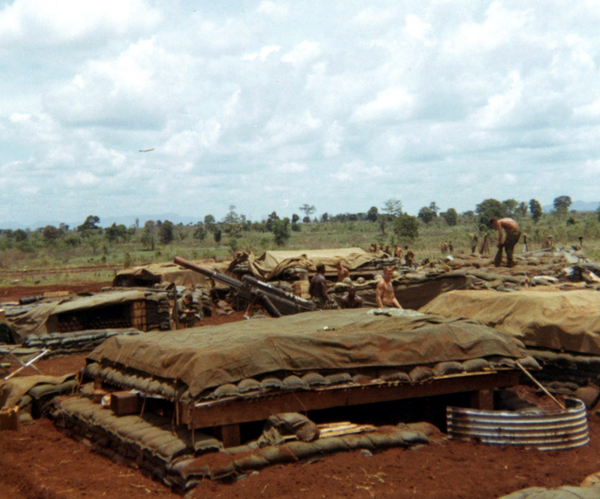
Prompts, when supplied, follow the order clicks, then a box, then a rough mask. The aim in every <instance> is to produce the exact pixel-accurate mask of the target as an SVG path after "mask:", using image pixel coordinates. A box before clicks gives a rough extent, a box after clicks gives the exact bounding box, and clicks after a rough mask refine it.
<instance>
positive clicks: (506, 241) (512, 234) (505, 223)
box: [490, 218, 521, 267]
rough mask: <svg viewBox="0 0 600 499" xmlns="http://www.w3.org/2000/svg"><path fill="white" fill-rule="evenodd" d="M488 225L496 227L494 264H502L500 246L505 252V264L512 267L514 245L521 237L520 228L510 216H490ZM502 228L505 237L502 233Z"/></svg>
mask: <svg viewBox="0 0 600 499" xmlns="http://www.w3.org/2000/svg"><path fill="white" fill-rule="evenodd" d="M490 227H495V228H496V229H498V253H496V258H494V265H495V266H496V267H499V266H500V265H501V264H502V248H504V251H505V252H506V265H507V266H508V267H513V266H514V265H515V262H514V261H513V252H514V251H515V245H516V244H517V242H518V241H519V238H520V237H521V229H520V228H519V225H518V224H517V222H515V221H514V220H513V219H512V218H501V219H497V218H490ZM502 229H504V233H505V234H506V236H505V237H503V236H504V235H503V234H502Z"/></svg>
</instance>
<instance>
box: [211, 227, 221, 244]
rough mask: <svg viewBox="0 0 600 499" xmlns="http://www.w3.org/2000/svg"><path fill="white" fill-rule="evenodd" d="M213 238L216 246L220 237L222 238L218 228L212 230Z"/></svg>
mask: <svg viewBox="0 0 600 499" xmlns="http://www.w3.org/2000/svg"><path fill="white" fill-rule="evenodd" d="M213 236H214V237H215V243H217V245H218V244H219V243H220V242H221V237H223V233H222V231H221V228H220V227H215V229H214V230H213Z"/></svg>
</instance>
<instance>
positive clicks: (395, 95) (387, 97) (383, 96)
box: [352, 87, 414, 122]
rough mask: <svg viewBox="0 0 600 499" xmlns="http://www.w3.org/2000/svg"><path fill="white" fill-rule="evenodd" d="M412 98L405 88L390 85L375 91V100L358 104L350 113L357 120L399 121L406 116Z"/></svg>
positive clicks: (411, 104)
mask: <svg viewBox="0 0 600 499" xmlns="http://www.w3.org/2000/svg"><path fill="white" fill-rule="evenodd" d="M413 103H414V98H413V96H412V95H410V94H409V92H408V91H407V89H406V88H402V87H392V88H387V89H385V90H382V91H380V92H378V93H377V97H376V98H375V100H373V101H371V102H368V103H367V104H364V105H362V106H360V107H359V108H358V109H357V110H356V111H355V112H354V113H353V115H352V120H353V121H357V122H362V121H375V120H380V119H386V120H394V121H396V120H397V121H400V120H404V119H406V118H408V117H409V116H410V112H411V110H412V107H413Z"/></svg>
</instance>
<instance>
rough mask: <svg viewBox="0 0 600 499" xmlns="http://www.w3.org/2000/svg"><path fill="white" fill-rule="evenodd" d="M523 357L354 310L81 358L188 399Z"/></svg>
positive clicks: (487, 335) (445, 326)
mask: <svg viewBox="0 0 600 499" xmlns="http://www.w3.org/2000/svg"><path fill="white" fill-rule="evenodd" d="M524 355H525V352H524V348H523V344H522V343H521V342H519V341H518V340H516V339H514V338H513V337H512V336H510V335H509V334H505V333H502V332H500V331H495V330H493V329H491V328H489V327H487V326H484V325H483V324H480V323H478V322H476V321H472V320H464V319H445V318H443V317H441V316H431V315H423V314H418V313H415V312H412V311H406V312H405V314H404V315H402V316H392V317H387V316H380V315H379V316H378V315H373V314H372V313H371V314H370V313H368V312H367V310H365V309H361V310H337V311H324V312H314V313H310V314H298V315H294V316H287V317H283V318H280V319H260V320H252V321H245V322H239V323H233V324H227V325H223V326H212V327H201V328H194V329H185V330H179V331H171V332H168V333H148V334H145V335H143V336H139V337H133V336H132V337H113V338H110V339H109V340H107V341H106V342H105V343H103V344H102V345H100V346H99V347H97V348H96V349H95V350H94V351H93V352H92V353H91V354H90V355H89V356H88V359H89V360H90V361H97V362H101V363H104V362H105V361H109V362H110V363H113V364H116V365H122V366H129V367H130V368H133V369H135V370H138V371H141V372H143V373H147V374H149V375H152V376H159V377H161V378H164V379H171V380H178V381H181V382H183V383H185V384H186V385H187V386H188V389H189V391H190V394H191V395H192V396H193V397H195V396H197V395H199V394H200V393H202V392H203V391H204V390H206V389H209V388H214V387H217V386H220V385H224V384H226V383H234V382H237V381H239V380H241V379H244V378H249V377H253V376H261V375H266V374H268V373H275V372H281V371H284V372H290V373H296V374H300V373H304V372H309V371H328V372H336V371H346V370H352V369H361V368H369V367H398V366H412V365H422V364H432V363H437V362H444V361H465V360H470V359H476V358H485V357H492V356H502V357H509V358H520V357H523V356H524Z"/></svg>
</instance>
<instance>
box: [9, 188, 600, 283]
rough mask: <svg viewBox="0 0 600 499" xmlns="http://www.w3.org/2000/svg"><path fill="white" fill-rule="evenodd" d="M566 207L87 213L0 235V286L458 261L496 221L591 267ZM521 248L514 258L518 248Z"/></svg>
mask: <svg viewBox="0 0 600 499" xmlns="http://www.w3.org/2000/svg"><path fill="white" fill-rule="evenodd" d="M570 205H571V199H570V197H568V196H560V197H558V198H556V199H555V200H554V210H553V211H552V212H550V213H543V212H542V208H541V205H540V203H539V202H538V201H536V200H535V199H532V200H530V201H528V202H524V201H523V202H519V201H516V200H514V199H509V200H505V201H499V200H496V199H486V200H484V201H482V202H481V203H479V204H478V205H477V206H476V208H475V210H473V211H467V212H464V213H460V214H459V213H457V212H456V210H454V209H453V208H450V209H448V210H447V211H445V212H441V211H440V209H439V208H438V207H437V205H436V203H435V202H431V203H429V204H428V205H426V206H424V207H423V208H422V209H421V210H420V211H419V213H418V215H417V216H416V217H415V216H411V215H409V214H407V213H405V212H404V211H403V210H402V202H401V201H400V200H398V199H390V200H387V201H386V202H385V203H384V205H383V207H381V208H377V207H375V206H373V207H371V208H370V209H369V210H368V211H367V212H365V213H342V214H336V215H332V214H329V213H322V214H321V215H320V216H315V213H316V212H317V208H316V207H315V206H313V205H308V204H305V205H303V206H301V207H299V208H298V211H299V212H301V213H302V214H303V216H301V215H298V214H294V215H293V216H292V218H291V219H289V218H287V217H285V218H280V217H279V216H278V215H277V213H276V212H275V211H274V212H272V213H271V214H270V215H269V216H268V217H267V219H266V220H261V221H252V220H249V219H247V218H246V217H245V216H244V215H243V214H239V213H238V212H237V211H236V207H235V206H230V210H229V212H228V213H227V215H226V216H225V217H224V218H223V219H222V220H220V221H217V220H216V219H215V217H214V216H213V215H210V214H207V215H205V216H203V217H202V218H201V219H200V220H199V221H198V222H197V223H195V224H188V225H183V224H173V223H172V222H170V221H168V220H162V221H161V220H156V221H147V222H146V223H145V224H143V225H141V224H139V223H136V224H134V225H132V226H131V227H125V226H124V225H116V224H112V225H111V226H109V227H102V226H101V220H100V218H99V217H98V216H95V215H90V216H88V217H87V218H86V219H85V220H84V221H83V223H82V224H81V225H79V226H77V227H69V226H67V225H65V224H60V225H59V226H58V227H54V226H46V227H40V228H38V229H35V230H21V229H18V230H1V231H0V280H1V281H4V282H3V283H2V282H0V284H7V282H6V281H10V280H11V279H13V280H14V275H13V274H10V273H14V272H23V271H28V272H29V271H31V270H35V269H67V270H69V269H72V270H73V273H72V274H67V273H66V272H63V273H57V274H56V275H52V276H51V277H49V276H46V277H45V278H46V279H50V281H51V282H61V279H68V280H69V281H70V282H72V281H73V280H77V273H76V271H77V269H78V268H81V267H86V268H87V267H97V270H96V271H95V273H94V279H95V280H103V279H104V280H110V278H111V277H112V275H113V274H114V271H115V269H116V268H118V267H130V266H135V265H144V264H149V263H155V262H168V261H172V259H173V257H174V256H181V257H184V258H187V259H191V260H202V259H209V258H216V259H228V258H230V257H231V255H232V253H234V252H235V251H253V252H254V253H256V254H258V253H262V252H263V251H265V250H272V249H280V250H281V249H285V250H296V249H307V248H311V249H319V248H336V247H361V248H363V249H365V250H366V249H368V248H369V247H370V245H371V244H372V243H375V244H377V245H381V246H382V247H385V246H386V245H389V247H390V248H393V245H394V244H399V245H401V246H407V245H408V246H410V248H411V249H412V250H413V251H414V252H415V254H416V255H417V259H418V260H421V259H423V258H430V259H432V258H437V257H438V256H439V255H440V245H441V244H442V243H443V242H446V243H449V242H451V243H452V248H453V254H455V255H459V256H460V255H461V254H468V253H470V252H471V241H472V238H473V236H477V237H478V240H479V242H480V243H481V241H482V239H483V235H484V233H485V232H488V233H489V234H490V242H491V243H492V244H491V248H492V250H493V248H494V241H495V238H496V235H495V232H494V231H493V230H491V229H489V227H488V226H487V222H488V221H489V219H490V218H491V217H505V216H508V217H511V218H514V219H515V220H516V221H517V222H518V223H519V225H520V226H521V228H522V230H523V233H524V234H526V235H527V239H528V243H529V247H528V249H529V251H535V250H539V249H540V248H541V244H542V242H543V241H544V240H545V239H546V238H547V237H548V236H552V238H553V242H554V245H555V246H558V247H561V246H562V247H567V248H570V247H571V246H575V247H578V246H579V245H580V244H581V243H580V239H579V238H580V237H583V246H584V250H585V253H586V254H587V256H588V257H589V258H591V259H593V260H598V259H600V211H597V212H575V211H569V207H570ZM522 242H523V241H520V242H519V245H518V252H522V250H523V245H522ZM2 274H5V275H4V276H2ZM9 274H10V275H9ZM89 278H90V276H89V275H88V276H86V279H89ZM28 279H30V280H35V277H34V276H32V277H28ZM46 282H48V281H46ZM22 283H23V284H24V283H25V282H22Z"/></svg>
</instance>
